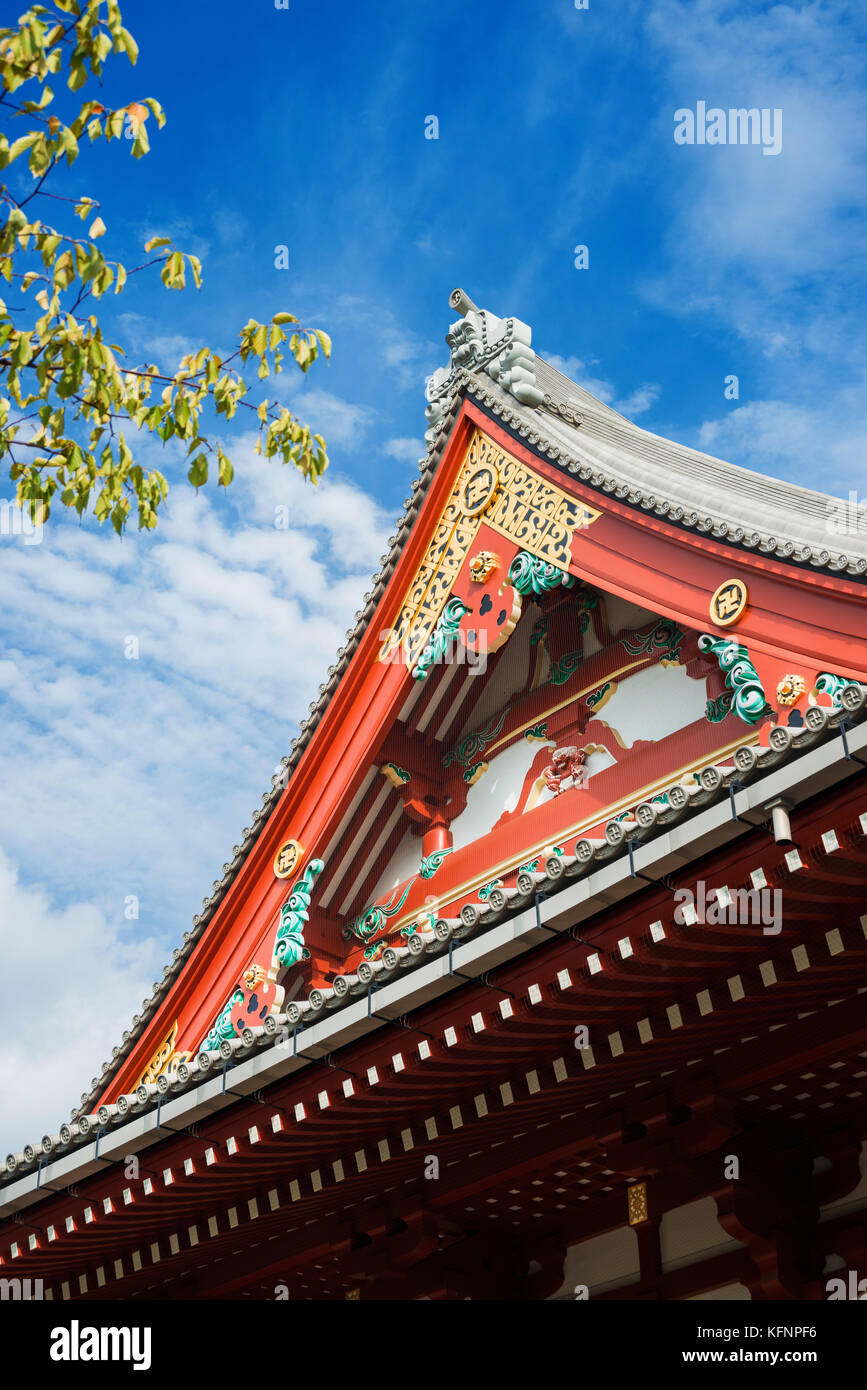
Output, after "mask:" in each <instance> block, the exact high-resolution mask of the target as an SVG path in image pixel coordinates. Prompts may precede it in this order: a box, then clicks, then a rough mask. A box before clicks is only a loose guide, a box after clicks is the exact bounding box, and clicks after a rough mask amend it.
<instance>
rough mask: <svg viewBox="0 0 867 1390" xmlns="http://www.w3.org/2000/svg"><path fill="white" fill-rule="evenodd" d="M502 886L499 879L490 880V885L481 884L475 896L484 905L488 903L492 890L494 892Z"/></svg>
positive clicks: (501, 881)
mask: <svg viewBox="0 0 867 1390" xmlns="http://www.w3.org/2000/svg"><path fill="white" fill-rule="evenodd" d="M502 886H503V880H502V879H501V878H492V879H491V881H490V883H483V884H482V886H481V888H480V889H479V891H478V894H477V896H478V897H479V898H481V900H482V902H483V903H486V902H487V901H488V898H489V897H490V896H491V893H492V892H493V890H494V889H495V888H502Z"/></svg>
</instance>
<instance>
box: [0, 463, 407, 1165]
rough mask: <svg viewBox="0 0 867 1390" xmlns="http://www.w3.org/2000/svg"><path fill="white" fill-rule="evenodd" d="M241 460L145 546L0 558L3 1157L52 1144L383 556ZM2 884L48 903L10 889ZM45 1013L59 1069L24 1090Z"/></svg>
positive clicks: (176, 502) (328, 479) (372, 524)
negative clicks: (6, 1075) (128, 912)
mask: <svg viewBox="0 0 867 1390" xmlns="http://www.w3.org/2000/svg"><path fill="white" fill-rule="evenodd" d="M252 443H253V441H252V439H251V438H249V437H247V438H245V439H243V440H242V441H240V442H238V443H234V444H233V445H232V448H231V453H232V457H233V460H234V462H235V466H236V474H235V482H234V483H233V485H232V487H231V488H230V489H229V490H228V492H224V491H220V492H217V490H216V489H204V490H203V491H202V492H200V493H199V494H198V495H196V494H194V493H193V492H192V490H191V489H189V488H188V487H187V485H186V484H185V483H183V482H180V483H178V484H176V485H175V487H174V488H173V490H172V492H171V494H170V498H169V505H168V507H167V510H166V512H165V515H164V517H163V519H162V521H161V523H160V525H159V527H158V528H157V531H156V532H155V533H153V535H139V534H136V533H135V532H132V533H131V534H130V535H128V536H125V537H124V538H123V540H122V541H120V540H118V539H117V538H115V537H114V535H113V534H112V533H111V532H109V531H108V530H105V529H104V530H103V531H102V532H101V533H98V532H97V529H96V527H95V526H94V525H93V523H92V522H86V523H85V524H84V525H83V526H81V527H79V525H78V524H77V522H76V521H74V520H70V518H69V517H68V516H67V515H65V514H64V513H63V512H62V511H61V512H60V513H59V514H58V515H57V516H56V517H54V516H52V517H51V519H50V520H49V522H48V524H47V525H46V527H45V529H44V532H43V538H42V543H41V544H40V545H38V546H29V547H28V546H25V544H24V538H23V537H12V536H8V537H2V538H0V585H2V587H3V591H4V593H5V594H6V595H7V603H6V605H5V607H4V624H3V627H4V633H3V643H2V647H0V717H2V719H3V729H4V761H3V789H4V795H3V797H2V798H0V847H2V850H3V852H4V854H5V856H6V859H4V860H3V861H2V863H0V921H2V931H3V934H4V940H3V943H2V945H0V949H2V951H3V953H4V955H3V959H4V980H5V981H6V986H5V987H6V989H7V996H8V997H7V999H6V1001H5V1002H6V1010H5V1015H4V1017H5V1021H6V1032H5V1036H6V1037H7V1039H9V1038H14V1039H16V1040H17V1039H19V1038H20V1039H21V1041H20V1042H18V1041H16V1042H14V1043H12V1042H7V1057H6V1058H2V1057H0V1064H2V1063H5V1062H8V1063H9V1064H10V1065H11V1066H12V1075H11V1078H10V1080H9V1082H8V1085H9V1086H10V1087H14V1089H15V1092H16V1096H17V1101H16V1105H17V1111H18V1113H17V1114H16V1118H15V1122H14V1125H15V1133H16V1135H17V1138H16V1139H15V1140H14V1141H7V1142H14V1143H20V1141H21V1140H22V1139H24V1140H26V1139H28V1138H29V1139H32V1138H33V1137H34V1136H35V1137H36V1138H39V1137H40V1136H41V1134H42V1133H43V1132H44V1131H45V1130H46V1129H47V1128H49V1127H51V1126H54V1127H55V1128H56V1124H57V1120H58V1105H60V1115H61V1118H62V1117H64V1116H65V1114H66V1113H67V1112H68V1111H69V1109H70V1107H72V1106H73V1105H74V1104H75V1102H76V1101H77V1100H78V1097H79V1095H80V1093H81V1092H82V1090H84V1089H85V1088H87V1087H88V1086H89V1083H90V1078H91V1077H92V1076H93V1075H94V1072H95V1070H97V1069H98V1066H99V1065H101V1063H102V1062H103V1061H104V1060H106V1058H107V1057H108V1055H109V1054H110V1051H111V1047H112V1046H113V1045H114V1044H115V1043H116V1042H117V1041H118V1039H119V1035H120V1032H121V1031H122V1029H123V1028H125V1027H127V1026H128V1025H129V1020H130V1017H131V1015H132V1013H133V1012H134V1011H135V1010H137V1009H138V1008H140V1005H141V1000H142V999H143V998H144V997H145V994H146V993H149V991H150V986H151V983H152V981H153V980H154V979H155V978H157V977H158V974H159V972H160V970H161V969H162V965H163V964H164V963H165V961H166V960H167V959H168V957H169V955H170V952H171V949H172V948H173V947H174V946H175V945H176V944H177V943H178V941H179V940H180V937H181V935H182V933H183V931H184V930H186V929H187V927H188V926H189V923H190V918H191V917H192V915H193V913H194V912H196V911H198V909H199V903H200V901H201V899H202V898H203V897H204V896H206V895H207V894H208V893H209V892H210V889H211V883H212V881H213V880H214V879H215V878H217V877H219V876H220V875H221V874H222V867H221V866H222V864H223V863H224V861H226V860H228V859H230V858H231V855H232V847H233V845H235V844H237V843H238V841H239V838H240V833H241V830H242V828H243V827H244V826H245V825H247V824H249V821H250V814H251V812H252V810H253V808H254V807H255V806H257V805H258V804H259V802H260V797H261V794H262V792H263V791H264V790H265V789H266V788H267V786H268V785H269V783H270V778H271V776H272V774H273V772H274V771H275V770H276V767H277V764H278V763H279V761H280V759H281V758H282V757H283V756H284V755H285V754H286V753H287V752H288V751H289V745H290V742H291V739H292V736H293V734H294V733H295V732H296V731H297V720H298V718H299V717H300V716H301V714H303V713H306V710H307V705H308V702H309V701H310V699H311V697H313V696H314V695H315V693H316V691H317V689H318V686H319V684H320V682H321V681H322V680H323V679H324V678H325V675H326V671H327V668H328V667H329V665H331V664H332V663H333V661H334V658H335V654H336V651H337V649H338V648H339V647H340V646H342V644H343V642H344V640H345V633H346V631H347V629H348V628H350V627H351V626H352V625H353V623H354V613H355V611H356V609H357V608H359V607H361V606H362V601H363V595H364V593H365V592H366V591H367V590H368V589H369V587H370V576H371V574H372V573H373V572H374V571H375V570H376V569H378V567H379V557H380V555H381V554H382V553H383V552H384V551H385V549H386V548H387V538H388V535H389V534H390V532H391V530H392V529H393V526H392V520H391V518H390V517H388V516H386V515H385V514H384V513H383V511H382V509H381V507H379V505H378V504H377V503H376V502H375V501H374V499H373V498H372V497H371V496H370V495H369V494H367V493H365V492H364V491H362V490H361V489H360V488H358V487H356V486H355V485H354V484H352V483H351V482H349V481H348V480H347V479H345V478H341V477H340V476H339V475H337V474H335V473H332V472H331V471H329V473H327V474H326V475H325V477H324V478H323V480H322V481H321V482H320V484H319V485H318V487H315V488H314V487H313V486H312V485H310V484H307V483H305V482H304V480H303V479H302V478H301V477H300V475H299V474H298V473H297V471H295V470H292V469H289V468H282V467H281V466H280V465H279V464H276V463H274V462H267V461H264V460H262V459H260V458H259V457H258V456H256V455H255V454H254V453H253V449H252ZM278 508H280V509H283V510H281V511H279V512H278V511H277V509H278ZM275 515H276V516H277V517H278V518H279V519H281V520H282V519H284V518H285V519H286V520H287V523H288V524H287V526H286V528H285V529H278V528H277V527H276V526H275ZM130 636H134V637H135V638H136V639H137V641H138V644H139V655H138V659H137V660H127V659H126V657H125V654H124V646H125V640H126V639H127V638H128V637H130ZM7 861H8V862H7ZM11 864H17V865H19V866H20V869H21V874H22V878H23V880H24V882H25V883H31V882H36V883H45V884H46V885H47V887H46V890H45V891H44V892H43V891H41V890H40V891H37V890H35V889H33V890H30V889H22V888H21V887H20V885H18V887H17V888H16V887H15V885H14V876H13V874H12V869H11V868H10V867H9V865H11ZM4 866H5V867H4ZM3 872H5V874H6V878H5V879H4V878H3V876H2V874H3ZM48 893H50V895H51V897H50V899H49V897H48V896H47V894H48ZM22 894H23V895H24V897H23V898H22ZM130 894H135V895H136V896H137V897H138V898H139V900H140V916H139V919H138V921H137V922H130V923H127V922H125V921H124V918H123V906H124V900H125V899H126V897H127V896H128V895H130ZM4 895H5V896H4ZM25 909H26V911H25ZM27 914H29V916H28V915H27ZM10 934H11V936H12V938H14V939H13V941H12V946H11V947H10V946H9V942H8V941H7V940H6V938H7V937H9V936H10ZM154 943H156V946H155V945H154ZM64 963H65V965H66V967H67V968H68V975H69V981H70V984H69V988H68V989H66V987H65V986H64V987H62V988H61V986H60V984H59V983H58V981H59V978H60V977H59V974H58V970H59V968H60V966H61V965H62V964H64ZM22 980H24V981H28V982H32V985H31V984H30V983H28V985H27V987H26V988H22V987H21V981H22ZM46 1001H48V1002H47V1003H46ZM46 1009H47V1011H48V1017H49V1025H50V1029H51V1037H52V1039H53V1043H52V1046H53V1047H54V1048H55V1051H56V1052H57V1053H58V1054H59V1053H60V1052H63V1053H64V1056H63V1062H62V1068H61V1069H60V1070H57V1065H55V1072H54V1073H53V1074H52V1078H51V1081H50V1084H49V1085H48V1086H46V1088H44V1089H41V1088H40V1087H39V1086H36V1085H34V1084H33V1083H32V1080H31V1079H30V1078H31V1077H32V1076H33V1075H35V1069H36V1068H37V1067H39V1066H44V1065H46V1059H47V1056H48V1044H47V1043H46V1044H45V1045H44V1046H43V1044H42V1042H41V1041H39V1039H40V1038H41V1036H42V1034H43V1030H44V1028H45V1016H46ZM37 1024H38V1026H37ZM67 1042H68V1046H67ZM28 1049H32V1057H33V1062H32V1064H31V1063H30V1062H28V1061H27V1060H26V1057H25V1056H24V1054H25V1053H26V1052H27V1050H28ZM55 1076H56V1077H57V1078H59V1079H58V1080H57V1084H56V1086H55V1080H54V1078H55ZM61 1100H62V1104H60V1102H61ZM7 1105H8V1102H7ZM0 1118H2V1123H3V1125H4V1128H5V1127H6V1126H8V1125H9V1124H10V1123H11V1121H10V1118H9V1116H8V1115H6V1114H4V1115H3V1116H2V1117H0Z"/></svg>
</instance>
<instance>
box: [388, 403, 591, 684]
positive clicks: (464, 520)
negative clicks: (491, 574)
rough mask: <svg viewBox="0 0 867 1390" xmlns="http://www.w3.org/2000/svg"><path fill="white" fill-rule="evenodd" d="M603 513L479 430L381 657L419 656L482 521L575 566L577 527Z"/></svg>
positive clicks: (555, 561)
mask: <svg viewBox="0 0 867 1390" xmlns="http://www.w3.org/2000/svg"><path fill="white" fill-rule="evenodd" d="M601 515H602V513H601V512H600V511H597V510H596V509H595V508H594V507H589V506H588V505H587V504H586V503H585V502H582V501H581V499H580V498H578V497H573V496H572V495H571V494H570V493H568V492H564V491H563V489H562V488H560V487H557V485H556V484H555V483H552V482H549V481H548V479H547V478H546V477H543V475H542V474H541V473H537V472H536V470H535V469H534V468H530V467H528V466H527V465H526V464H523V463H519V461H518V460H517V459H516V458H513V457H512V455H511V454H507V453H506V452H505V450H504V449H501V448H500V447H499V446H498V445H496V444H494V443H493V442H492V441H491V440H490V439H488V438H487V436H486V435H484V434H482V432H481V430H476V431H475V433H474V435H473V437H472V439H471V440H470V444H469V447H468V449H467V453H466V456H465V458H464V461H463V467H462V468H461V471H460V474H459V475H458V479H457V482H456V484H455V486H454V489H453V491H452V494H451V496H450V498H449V500H448V502H447V503H446V505H445V507H444V509H443V512H442V514H441V516H440V519H439V522H438V523H437V526H436V528H435V530H434V533H433V536H432V538H431V542H430V545H429V546H428V550H427V554H426V555H425V558H424V559H423V561H422V563H421V565H420V566H419V568H418V570H417V571H416V575H415V578H414V579H413V581H412V584H411V585H410V587H409V589H408V590H407V592H406V594H405V595H404V598H403V602H402V604H401V607H400V611H399V612H398V614H397V616H396V618H395V622H394V627H393V628H392V629H391V631H390V633H389V636H388V637H387V638H386V639H385V642H384V645H383V647H382V649H381V651H380V653H379V659H380V661H391V660H392V659H393V654H394V652H395V651H397V650H398V649H399V648H402V649H403V657H404V661H405V662H406V664H407V666H409V667H413V666H414V665H415V663H416V662H417V661H418V658H419V656H420V654H421V652H422V651H423V649H424V646H425V644H426V642H427V640H428V638H429V636H430V634H431V633H432V632H433V629H434V627H435V626H436V624H437V621H438V619H439V616H440V614H441V613H442V611H443V608H444V607H445V604H446V602H447V600H448V597H449V595H450V594H451V591H452V587H453V585H454V582H455V580H456V579H457V577H458V573H459V571H460V569H461V566H462V565H463V563H464V560H465V559H466V557H467V555H468V554H470V553H471V548H472V546H473V545H474V543H475V541H476V537H477V536H478V534H479V528H480V526H481V525H482V522H484V523H485V525H486V526H489V527H490V528H491V530H493V531H496V532H497V534H498V535H500V536H504V537H505V538H506V539H507V540H511V541H515V542H517V543H518V544H519V545H520V547H521V549H522V550H526V551H529V553H530V554H531V555H535V556H536V558H537V559H539V560H543V561H545V562H546V563H547V564H551V565H557V566H558V567H559V568H560V569H563V570H568V568H569V565H570V563H571V559H572V536H573V534H574V532H575V531H578V530H582V529H583V528H585V527H587V526H592V524H593V522H594V521H598V519H599V517H600V516H601ZM484 554H485V555H487V554H488V552H484ZM479 558H482V557H481V556H480V557H479ZM473 578H476V576H475V575H473ZM477 582H478V581H477Z"/></svg>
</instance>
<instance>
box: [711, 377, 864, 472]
mask: <svg viewBox="0 0 867 1390" xmlns="http://www.w3.org/2000/svg"><path fill="white" fill-rule="evenodd" d="M861 394H862V391H861V390H860V389H859V390H853V391H852V392H841V393H840V394H839V396H838V397H837V398H836V399H835V400H834V401H833V402H819V403H816V404H795V403H792V402H790V401H783V400H766V401H751V402H747V403H746V404H744V405H741V406H733V407H732V409H731V410H730V411H729V412H728V413H727V414H725V415H721V416H718V417H717V418H716V419H713V420H706V421H704V423H703V424H702V425H701V426H700V428H699V430H698V432H697V435H696V438H695V444H696V445H697V447H698V448H699V449H703V450H705V451H706V452H707V453H710V454H715V455H716V456H717V457H719V458H725V459H730V460H731V461H732V462H734V463H739V464H742V465H743V466H745V467H748V468H755V469H757V470H758V471H759V472H761V473H768V474H770V475H772V476H774V477H780V476H784V477H789V478H790V479H792V480H793V481H797V482H799V483H800V484H801V485H802V486H804V487H811V488H815V489H816V490H817V491H819V492H830V493H831V494H833V495H838V496H845V495H847V494H848V491H849V489H850V488H858V489H860V491H861V493H862V494H864V495H867V422H864V421H863V419H862V420H861V421H859V420H858V418H857V399H856V398H857V397H858V396H860V395H861ZM850 397H851V399H850Z"/></svg>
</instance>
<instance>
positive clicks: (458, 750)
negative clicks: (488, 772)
mask: <svg viewBox="0 0 867 1390" xmlns="http://www.w3.org/2000/svg"><path fill="white" fill-rule="evenodd" d="M508 712H509V707H508V706H506V708H505V709H504V710H503V712H502V714H501V715H500V716H499V718H498V719H496V721H495V720H493V719H491V720H490V721H489V723H488V724H486V725H485V727H484V729H474V730H473V732H472V733H471V734H467V736H466V737H465V738H462V739H461V741H460V743H458V744H456V745H455V747H454V748H452V749H450V750H449V752H448V753H446V754H445V756H444V758H443V767H450V766H451V764H452V763H460V765H461V767H465V768H470V767H472V766H473V764H474V763H475V762H476V760H477V758H478V756H479V754H480V753H483V752H484V750H485V749H486V748H487V746H488V744H489V743H493V741H494V739H495V738H496V737H497V734H498V733H499V732H500V730H501V729H502V727H503V725H504V724H505V722H506V715H507V714H508Z"/></svg>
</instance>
